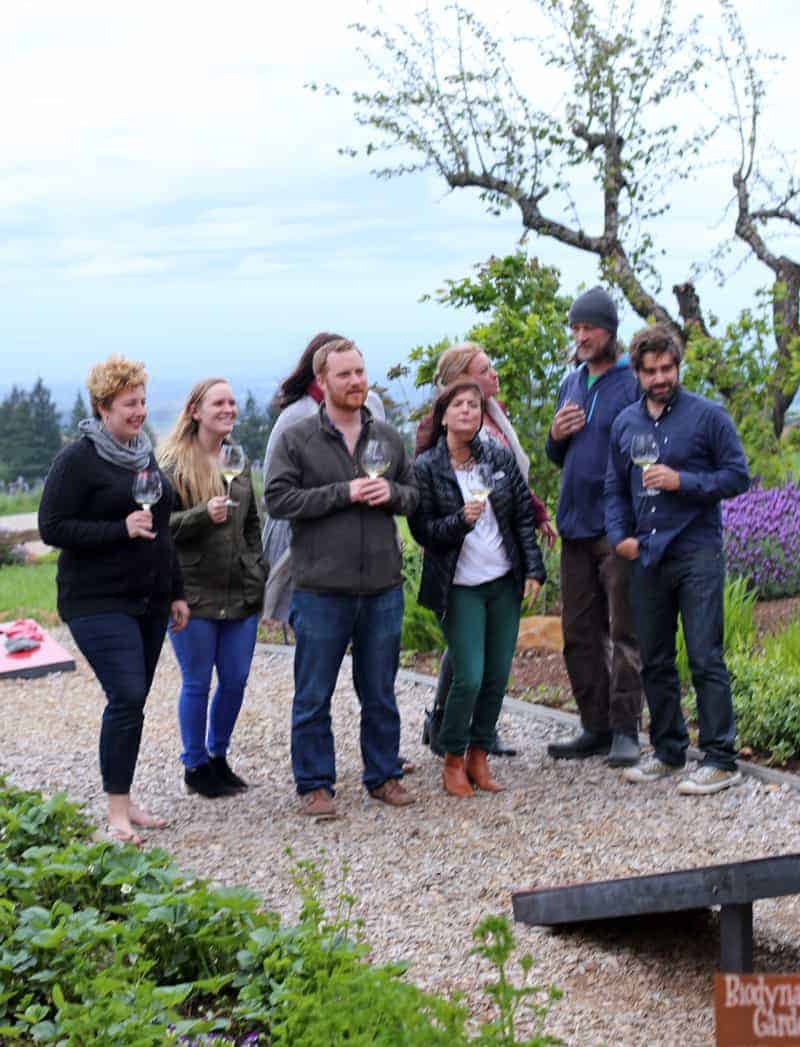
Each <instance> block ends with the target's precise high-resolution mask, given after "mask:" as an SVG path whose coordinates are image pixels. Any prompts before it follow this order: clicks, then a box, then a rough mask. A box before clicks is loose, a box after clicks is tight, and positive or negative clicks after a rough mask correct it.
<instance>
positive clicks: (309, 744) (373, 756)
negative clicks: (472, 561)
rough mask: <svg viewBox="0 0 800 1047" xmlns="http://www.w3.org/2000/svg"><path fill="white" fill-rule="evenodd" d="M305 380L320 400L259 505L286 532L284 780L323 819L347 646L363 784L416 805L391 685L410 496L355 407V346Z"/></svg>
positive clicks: (390, 444) (358, 372)
mask: <svg viewBox="0 0 800 1047" xmlns="http://www.w3.org/2000/svg"><path fill="white" fill-rule="evenodd" d="M314 375H315V377H316V379H317V382H318V383H319V385H320V387H321V388H322V391H323V393H324V397H325V399H324V401H323V403H322V404H321V405H320V409H319V412H318V413H317V414H315V415H314V416H313V417H311V418H307V419H305V420H304V421H302V422H298V423H297V424H296V425H292V426H290V427H289V428H288V429H287V430H286V431H285V432H284V433H283V434H282V435H281V436H280V438H279V440H278V443H277V446H276V447H275V451H274V454H273V457H272V460H271V462H270V466H269V471H268V474H267V484H266V489H265V492H264V495H265V500H266V504H267V510H268V512H269V514H270V516H272V517H274V518H276V519H287V520H289V521H290V523H291V527H292V539H291V560H292V575H293V578H292V580H293V585H294V592H293V594H292V603H291V610H290V617H289V621H290V623H291V626H292V628H293V630H294V633H295V644H296V646H295V660H294V673H295V694H294V701H293V705H292V771H293V773H294V778H295V783H296V785H297V791H298V793H299V794H300V796H301V798H302V804H301V811H302V813H303V814H306V815H309V816H311V817H314V818H332V817H336V806H335V804H334V800H333V797H334V785H335V782H336V758H335V751H334V743H333V733H332V731H331V715H330V705H331V697H332V695H333V691H334V688H335V686H336V680H337V677H338V674H339V669H340V667H341V664H342V659H343V658H344V655H345V652H346V650H347V647H348V644H352V658H353V680H354V683H355V685H356V692H357V694H358V697H359V700H360V702H361V755H362V759H363V761H364V775H363V782H364V785H365V787H366V788H367V790H368V791H369V793H370V795H371V796H372V797H374V798H375V799H377V800H381V801H383V802H384V803H387V804H389V805H391V806H394V807H399V806H405V805H407V804H409V803H413V802H414V798H413V797H412V796H411V794H410V793H409V792H408V791H407V790H406V789H405V787H404V786H403V785H402V784H401V781H400V779H401V777H402V771H401V770H400V769H399V763H398V750H399V744H400V714H399V713H398V710H397V701H396V698H395V693H394V681H395V676H396V674H397V668H398V665H399V659H400V632H401V628H402V622H403V589H402V555H401V552H400V546H399V542H398V536H397V529H396V526H395V522H394V516H395V515H396V514H399V515H402V516H407V515H409V514H410V513H412V512H413V511H414V509H415V508H416V505H417V501H418V492H417V487H416V481H415V479H414V470H413V466H412V465H411V463H410V461H409V460H408V457H407V455H406V451H405V448H404V446H403V441H402V438H401V436H400V434H399V433H398V432H397V431H396V430H395V429H394V428H393V427H392V426H390V425H387V424H386V423H385V422H379V421H376V420H375V419H374V418H373V417H372V415H371V414H370V412H369V411H368V410H367V409H366V407H365V406H364V402H365V399H366V395H367V375H366V368H365V366H364V358H363V356H362V355H361V352H360V350H359V349H358V348H357V347H356V345H355V343H354V342H351V341H349V340H348V339H345V338H342V339H338V340H336V341H332V342H327V343H326V344H325V345H323V346H322V347H321V348H320V349H318V350H317V352H316V353H315V355H314ZM368 448H369V450H370V451H375V450H379V451H381V452H382V459H383V461H382V464H381V465H380V467H379V468H380V472H381V474H382V475H375V476H374V477H370V476H367V475H365V469H364V468H363V467H362V462H363V461H365V452H366V451H367V449H368ZM373 457H375V456H374V455H373ZM384 467H385V468H384ZM371 471H375V472H376V473H377V472H378V470H377V469H374V470H371Z"/></svg>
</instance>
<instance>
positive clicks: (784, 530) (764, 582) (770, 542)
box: [722, 483, 800, 600]
mask: <svg viewBox="0 0 800 1047" xmlns="http://www.w3.org/2000/svg"><path fill="white" fill-rule="evenodd" d="M722 528H723V538H724V542H725V558H726V563H727V568H728V573H729V574H730V575H734V576H738V577H742V578H746V579H747V580H748V582H749V584H750V585H752V586H753V588H754V589H755V590H756V592H757V593H758V596H759V597H760V598H761V599H764V600H775V599H777V598H778V597H780V596H796V595H797V594H798V593H800V484H797V483H787V484H785V485H784V486H782V487H769V488H764V487H758V486H756V487H752V488H751V489H750V490H749V491H746V492H745V493H744V494H740V495H739V497H738V498H732V499H731V500H730V501H728V502H723V504H722Z"/></svg>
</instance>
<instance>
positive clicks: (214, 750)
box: [170, 614, 258, 770]
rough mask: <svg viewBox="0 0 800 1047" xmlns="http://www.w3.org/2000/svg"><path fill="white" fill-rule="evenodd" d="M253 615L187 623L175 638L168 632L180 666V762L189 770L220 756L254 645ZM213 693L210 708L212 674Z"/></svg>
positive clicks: (235, 714) (255, 625)
mask: <svg viewBox="0 0 800 1047" xmlns="http://www.w3.org/2000/svg"><path fill="white" fill-rule="evenodd" d="M257 631H258V615H257V614H251V615H250V616H249V617H248V618H235V619H233V620H230V621H228V620H226V619H219V618H190V619H189V624H188V625H187V626H186V628H185V629H182V630H181V631H180V632H179V633H170V637H171V639H172V646H173V647H174V648H175V655H176V657H177V659H178V664H179V665H180V667H181V693H180V697H179V698H178V723H179V724H180V728H181V741H182V742H183V752H182V753H181V760H182V761H183V763H184V766H185V767H186V768H187V769H189V770H191V769H192V768H194V767H199V766H200V764H202V763H206V762H207V760H208V757H209V755H210V756H225V754H226V753H227V751H228V746H229V745H230V741H231V734H232V733H233V728H234V725H235V724H236V718H237V717H238V715H239V710H240V709H241V707H242V701H243V699H244V689H245V687H246V686H247V677H248V676H249V674H250V663H251V662H252V660H253V649H254V647H255V645H256V632H257ZM215 667H216V670H217V689H216V690H215V691H214V697H213V698H212V699H211V707H210V708H209V703H208V694H209V690H210V688H211V671H212V669H214V668H215Z"/></svg>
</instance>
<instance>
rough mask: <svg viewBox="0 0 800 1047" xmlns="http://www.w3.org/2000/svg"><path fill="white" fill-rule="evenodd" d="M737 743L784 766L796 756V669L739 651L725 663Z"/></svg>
mask: <svg viewBox="0 0 800 1047" xmlns="http://www.w3.org/2000/svg"><path fill="white" fill-rule="evenodd" d="M728 669H729V671H730V674H731V686H732V690H733V707H734V709H735V711H736V727H737V732H738V740H739V744H740V745H742V746H749V747H750V748H751V749H754V750H756V751H758V752H762V753H765V754H767V759H768V762H769V763H776V764H785V763H786V762H787V761H788V760H791V759H794V758H795V757H798V756H800V669H794V670H790V669H787V667H786V665H785V664H784V663H783V662H782V661H780V660H776V659H775V658H773V657H770V656H767V655H761V656H755V657H754V656H753V655H752V653H747V652H745V651H740V652H739V653H737V654H735V655H733V656H732V657H731V658H730V660H729V662H728Z"/></svg>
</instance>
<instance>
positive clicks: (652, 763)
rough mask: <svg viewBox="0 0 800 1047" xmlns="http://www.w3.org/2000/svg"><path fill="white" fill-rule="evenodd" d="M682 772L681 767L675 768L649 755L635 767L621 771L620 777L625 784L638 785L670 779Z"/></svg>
mask: <svg viewBox="0 0 800 1047" xmlns="http://www.w3.org/2000/svg"><path fill="white" fill-rule="evenodd" d="M682 770H683V767H682V766H681V767H676V766H675V765H674V764H671V763H664V762H663V760H659V758H658V757H657V756H655V755H653V754H651V755H650V756H645V758H644V759H643V760H642V761H641V763H639V764H637V766H636V767H629V768H628V769H627V770H626V771H623V772H622V777H623V778H624V779H625V781H626V782H634V783H636V784H637V785H638V784H641V783H642V782H660V781H661V780H662V778H671V777H672V775H673V774H680V773H681V771H682Z"/></svg>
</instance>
